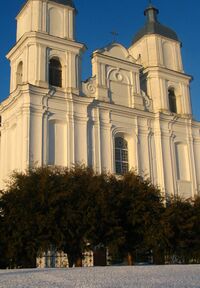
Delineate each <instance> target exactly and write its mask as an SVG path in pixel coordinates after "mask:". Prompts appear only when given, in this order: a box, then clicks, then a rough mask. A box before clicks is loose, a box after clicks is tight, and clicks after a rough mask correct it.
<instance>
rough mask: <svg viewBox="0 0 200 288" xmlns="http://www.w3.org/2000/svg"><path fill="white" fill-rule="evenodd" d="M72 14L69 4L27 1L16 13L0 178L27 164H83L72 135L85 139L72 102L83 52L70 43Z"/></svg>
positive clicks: (67, 0)
mask: <svg viewBox="0 0 200 288" xmlns="http://www.w3.org/2000/svg"><path fill="white" fill-rule="evenodd" d="M76 12H77V11H76V8H75V6H74V3H73V1H72V0H27V1H26V2H25V4H24V5H23V7H22V9H21V11H20V12H19V14H18V15H17V18H16V19H17V41H16V44H15V46H14V47H13V48H12V49H11V51H10V52H9V53H8V55H7V58H8V59H9V61H10V67H11V77H10V96H9V97H8V98H7V99H6V100H5V101H4V102H3V105H2V106H1V109H0V110H1V111H0V114H1V119H2V125H1V141H0V142H1V149H0V150H1V152H0V174H1V175H0V178H1V179H6V178H7V177H8V175H9V173H11V171H13V170H15V169H16V170H18V171H23V170H24V169H26V168H27V167H29V166H31V165H38V166H42V165H61V166H70V165H71V163H75V162H76V161H82V160H83V161H84V162H85V163H87V142H85V144H81V142H77V141H75V137H77V135H76V133H75V132H74V131H78V132H77V133H78V135H79V136H80V135H83V137H84V138H87V131H86V129H87V125H86V121H87V107H86V106H84V103H83V105H81V108H80V105H79V104H78V103H76V104H75V102H76V98H77V97H78V98H81V97H79V96H80V86H81V79H80V71H81V69H80V67H81V57H82V53H83V52H84V50H85V46H84V45H83V44H81V43H78V42H76V40H75V16H76ZM80 110H81V113H82V114H81V115H80V113H79V111H80ZM83 117H84V120H83V121H82V118H83ZM80 126H81V127H80ZM77 157H78V158H77ZM3 186H4V185H3Z"/></svg>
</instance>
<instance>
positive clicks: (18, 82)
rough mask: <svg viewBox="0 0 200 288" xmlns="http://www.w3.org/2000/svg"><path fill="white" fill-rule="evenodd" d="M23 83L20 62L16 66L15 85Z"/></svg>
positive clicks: (21, 64) (21, 63)
mask: <svg viewBox="0 0 200 288" xmlns="http://www.w3.org/2000/svg"><path fill="white" fill-rule="evenodd" d="M22 82H23V62H22V61H21V62H20V63H19V64H18V66H17V85H18V84H22Z"/></svg>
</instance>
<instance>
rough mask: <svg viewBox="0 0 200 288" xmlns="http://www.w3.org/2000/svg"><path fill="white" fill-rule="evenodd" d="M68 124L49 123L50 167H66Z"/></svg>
mask: <svg viewBox="0 0 200 288" xmlns="http://www.w3.org/2000/svg"><path fill="white" fill-rule="evenodd" d="M66 147H67V143H66V124H64V123H62V122H60V121H50V122H49V161H48V162H49V163H48V164H49V165H60V166H65V165H66V151H67V150H66V149H67V148H66Z"/></svg>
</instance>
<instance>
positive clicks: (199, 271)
mask: <svg viewBox="0 0 200 288" xmlns="http://www.w3.org/2000/svg"><path fill="white" fill-rule="evenodd" d="M162 287H163V288H200V265H188V266H184V265H177V266H176V265H172V266H133V267H102V268H101V267H95V268H72V269H35V270H34V269H32V270H0V288H162Z"/></svg>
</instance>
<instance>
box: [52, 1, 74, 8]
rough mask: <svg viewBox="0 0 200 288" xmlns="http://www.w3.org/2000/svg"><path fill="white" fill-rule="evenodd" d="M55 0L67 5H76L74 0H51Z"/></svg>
mask: <svg viewBox="0 0 200 288" xmlns="http://www.w3.org/2000/svg"><path fill="white" fill-rule="evenodd" d="M51 1H53V2H56V3H59V4H62V5H67V6H71V7H75V6H74V3H73V0H51Z"/></svg>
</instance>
